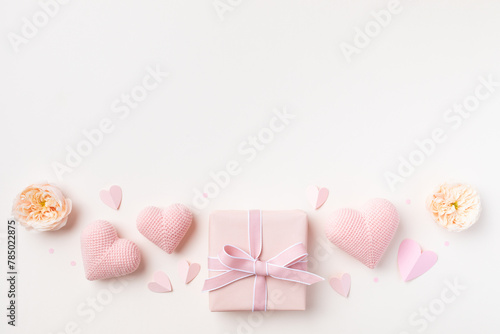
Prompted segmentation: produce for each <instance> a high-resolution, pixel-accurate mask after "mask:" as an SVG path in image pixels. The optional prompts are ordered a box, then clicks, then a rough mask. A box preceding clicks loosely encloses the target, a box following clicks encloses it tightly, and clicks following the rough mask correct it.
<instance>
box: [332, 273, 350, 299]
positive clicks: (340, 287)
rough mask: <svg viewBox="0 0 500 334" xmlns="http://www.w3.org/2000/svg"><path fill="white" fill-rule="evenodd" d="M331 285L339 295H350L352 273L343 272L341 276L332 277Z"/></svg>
mask: <svg viewBox="0 0 500 334" xmlns="http://www.w3.org/2000/svg"><path fill="white" fill-rule="evenodd" d="M330 286H331V287H332V288H333V290H335V291H336V292H337V293H338V294H339V295H341V296H344V297H346V298H347V296H348V295H349V291H350V290H351V275H349V274H347V273H346V274H343V275H342V276H341V277H340V278H339V277H332V278H330Z"/></svg>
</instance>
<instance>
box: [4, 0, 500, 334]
mask: <svg viewBox="0 0 500 334" xmlns="http://www.w3.org/2000/svg"><path fill="white" fill-rule="evenodd" d="M221 1H224V2H223V3H225V4H228V3H229V5H227V6H231V7H230V9H227V11H225V12H224V13H223V14H222V15H223V18H224V19H223V20H222V19H221V18H220V17H219V16H218V14H217V11H216V10H215V8H214V4H213V3H212V0H210V1H159V0H158V1H152V0H148V1H130V0H126V1H123V0H122V1H95V0H93V1H77V0H72V1H69V3H67V4H61V5H59V9H58V10H57V12H56V13H55V14H54V16H53V17H50V18H49V20H48V22H46V23H47V24H46V25H45V26H43V27H40V28H39V29H38V32H37V33H35V34H34V36H31V38H30V39H26V41H25V42H26V43H22V44H20V45H18V46H19V48H18V49H19V50H18V52H16V51H15V48H14V47H13V45H12V44H11V43H10V42H9V36H11V37H12V36H13V35H12V34H11V33H15V34H18V35H20V34H21V29H22V27H23V25H24V24H25V23H23V22H25V21H23V18H24V17H26V18H28V20H31V17H32V16H33V15H36V13H38V12H40V10H41V9H40V8H41V7H40V4H39V3H38V2H37V1H34V0H32V1H27V0H22V1H21V0H18V1H2V2H1V4H0V22H1V25H0V30H1V35H2V36H3V37H2V39H1V40H0V60H1V61H0V73H1V75H0V91H1V98H0V110H1V115H2V117H1V122H2V123H1V124H2V129H1V132H0V133H1V134H0V139H1V143H2V144H1V145H0V150H1V151H0V152H1V156H2V164H1V166H0V181H1V182H0V184H1V192H0V212H1V213H2V218H1V219H2V220H3V221H4V222H6V221H7V219H8V218H9V217H10V210H11V205H12V200H13V198H14V197H15V195H16V194H17V193H18V192H20V191H21V190H22V189H23V188H24V187H25V186H27V185H29V184H31V183H36V182H44V181H49V182H52V183H54V184H56V185H58V186H59V187H60V188H61V189H62V190H63V191H64V193H65V194H66V195H67V196H68V197H69V198H71V199H72V200H73V203H74V210H73V213H72V215H71V219H70V221H69V223H68V226H67V227H65V228H64V229H63V230H60V231H58V232H54V233H42V234H34V233H28V232H26V231H24V230H23V229H22V228H19V230H18V258H17V266H18V271H19V277H18V287H17V290H18V298H17V303H18V309H17V317H18V318H17V325H18V326H17V327H16V328H12V327H11V326H7V325H6V322H7V318H6V317H5V315H4V313H5V312H6V311H5V307H4V305H6V303H7V298H6V292H7V285H6V280H5V279H2V280H1V284H0V292H1V296H2V298H0V300H1V301H2V307H1V308H2V310H4V311H2V317H1V319H2V321H1V325H0V326H1V328H2V331H1V332H2V333H30V334H31V333H43V334H46V333H47V334H48V333H53V334H56V333H58V334H59V333H93V334H94V333H95V334H98V333H160V332H162V333H166V332H168V333H276V332H278V331H279V332H283V333H284V332H286V333H304V332H310V333H313V332H314V333H384V334H385V333H396V334H401V333H422V332H425V333H464V334H465V333H496V331H497V328H498V312H499V311H500V307H499V304H498V300H499V297H500V288H499V281H498V275H499V274H500V271H499V268H500V267H499V266H498V259H497V258H498V254H499V251H500V243H499V242H498V239H497V238H498V235H499V234H498V233H499V232H500V224H499V222H498V217H499V214H500V209H499V205H497V204H496V202H497V200H498V194H497V193H496V191H497V190H498V189H497V188H498V185H499V180H500V178H499V170H500V169H499V167H500V166H499V159H498V143H499V140H500V131H499V130H498V126H499V124H500V113H499V112H498V111H499V107H500V87H496V90H495V89H493V92H492V93H491V94H489V96H488V98H485V99H484V101H480V104H479V107H478V108H477V109H476V110H475V111H473V112H471V113H470V115H469V116H468V118H464V119H461V121H460V122H461V124H460V126H455V127H454V125H457V124H458V122H459V121H458V120H457V119H456V118H455V119H454V120H451V119H449V118H448V119H447V118H445V117H446V115H448V117H451V116H456V115H458V114H447V110H448V109H449V108H452V107H453V105H454V104H456V103H462V102H463V101H464V100H466V99H467V98H470V97H471V96H473V95H474V93H475V89H476V87H477V86H478V85H481V79H480V78H481V77H482V78H488V77H489V76H491V78H492V79H493V80H496V81H500V61H499V60H500V40H499V39H498V31H500V20H498V17H499V15H500V4H498V3H496V2H494V1H460V2H454V1H437V2H433V3H430V2H420V1H409V0H402V1H401V3H400V4H399V7H397V11H398V14H393V15H392V18H391V21H390V23H389V24H387V26H386V27H383V28H382V29H381V31H380V33H379V34H378V35H377V36H375V37H373V38H371V41H370V43H369V45H367V46H366V47H364V48H361V49H359V53H357V54H353V55H352V57H351V61H350V62H348V61H347V59H346V57H345V56H344V55H343V53H342V51H341V45H344V46H345V44H342V43H349V44H353V40H354V36H355V33H356V28H360V29H364V27H365V25H367V24H368V25H370V24H373V20H374V17H373V16H372V14H371V12H372V11H380V10H385V9H387V8H388V2H387V1H371V3H370V4H361V3H358V4H354V3H351V2H349V1H309V2H305V1H284V0H280V1H272V2H270V1H240V2H238V1H236V0H234V1H232V2H230V1H229V0H221ZM219 6H223V5H221V4H220V3H219ZM221 8H222V7H221ZM52 10H54V8H52ZM39 19H41V20H43V17H41V18H39ZM42 23H44V22H42ZM9 34H10V35H9ZM147 68H153V69H154V68H159V69H160V70H161V71H164V72H168V73H169V75H168V77H167V78H160V80H161V83H160V84H159V85H157V87H156V88H154V89H152V91H150V92H149V93H148V96H147V97H146V98H145V99H144V101H141V102H139V103H138V105H137V107H135V108H134V109H130V112H129V113H128V114H126V111H125V109H126V108H125V109H121V110H122V111H119V112H118V113H115V112H113V110H112V105H113V103H119V102H115V101H116V100H117V99H118V100H119V99H120V97H121V95H122V94H130V93H131V91H132V90H134V89H136V90H137V92H139V90H140V88H137V87H138V85H141V83H142V80H143V78H144V76H145V75H146V74H147V73H148V71H147ZM150 83H151V82H150ZM137 92H136V93H137ZM139 93H140V92H139ZM137 94H138V93H137ZM471 101H472V100H471ZM121 106H122V107H123V104H121ZM115 107H117V105H115ZM275 109H277V110H283V109H286V110H287V111H288V112H289V113H291V114H293V115H294V118H293V119H291V120H289V122H288V124H287V125H286V126H284V129H283V130H282V131H281V132H277V133H274V138H273V140H272V141H271V142H270V143H268V144H267V145H264V146H265V147H264V149H262V150H261V151H258V152H257V151H256V152H257V153H256V155H255V159H253V160H251V159H249V158H250V156H251V153H249V152H247V153H246V154H241V153H242V152H239V151H238V147H239V146H240V145H243V146H244V147H246V146H245V145H248V142H247V141H248V140H249V139H248V137H249V136H254V135H258V134H259V133H260V132H261V131H262V129H264V128H265V127H268V126H269V123H270V121H271V120H272V118H273V116H274V114H273V110H275ZM120 116H122V117H121V118H120ZM103 119H110V120H111V122H113V126H114V127H113V131H112V132H111V133H108V134H106V135H104V138H103V140H102V142H101V143H99V144H98V145H96V146H93V147H92V152H91V153H90V154H88V155H87V156H86V157H83V159H82V161H81V162H80V164H79V165H78V166H76V167H75V168H73V170H72V171H71V172H67V173H65V174H64V175H63V177H62V180H61V179H59V178H58V177H57V176H56V174H55V172H54V170H53V167H52V165H53V164H54V163H56V162H57V163H65V159H66V154H67V147H69V148H70V149H75V148H76V147H77V145H79V144H81V142H82V141H83V140H85V137H84V135H83V134H82V131H84V130H86V129H87V130H90V129H95V128H97V127H98V126H99V124H100V122H102V120H103ZM455 122H457V123H455ZM436 128H440V129H443V131H444V132H445V136H446V140H445V141H444V142H442V143H439V144H437V145H436V147H435V149H434V151H433V152H432V154H430V155H429V156H426V157H425V159H424V161H423V163H422V164H421V165H420V166H417V167H416V168H415V170H414V172H413V174H412V175H410V176H408V177H406V178H405V182H404V183H398V184H397V185H396V186H395V189H394V190H391V188H390V187H389V185H388V183H387V182H386V180H385V176H384V175H385V173H386V172H397V168H398V163H399V160H398V159H399V157H400V156H401V157H403V158H405V159H408V157H409V156H410V155H411V154H412V152H414V151H415V150H416V149H417V146H416V144H415V141H418V140H423V139H425V138H429V137H430V136H431V135H432V132H433V131H434V129H436ZM264 131H266V130H264ZM267 134H269V133H267ZM264 136H265V135H264ZM417 155H418V154H417ZM232 160H236V161H238V163H239V164H240V168H241V170H240V173H239V174H238V175H234V176H232V177H231V180H230V182H229V184H228V185H227V186H226V187H225V188H223V189H221V190H220V193H219V194H218V195H217V196H215V197H214V198H211V199H210V202H209V204H208V205H207V206H206V207H203V208H197V207H195V206H194V204H193V195H194V189H200V191H203V190H202V189H203V187H204V186H205V185H206V184H207V183H209V182H210V181H211V177H210V173H211V172H215V171H220V170H223V169H224V168H226V164H227V163H228V162H229V161H232ZM247 160H251V161H247ZM443 181H459V182H465V183H469V184H472V185H474V186H475V187H476V188H477V189H478V191H479V193H480V195H481V197H482V201H483V206H484V208H483V212H482V217H481V220H480V222H479V223H477V225H475V226H474V227H472V228H471V229H470V230H468V231H465V232H463V233H451V232H448V231H446V230H443V229H441V228H439V227H438V226H437V225H435V224H434V223H433V221H432V219H431V217H430V216H429V214H428V213H427V212H426V210H425V205H424V203H425V199H426V197H427V196H428V195H429V194H430V193H431V192H432V190H433V188H434V187H435V186H436V185H438V184H439V183H440V182H443ZM113 184H117V185H120V186H121V187H122V188H123V193H124V195H123V202H122V207H121V208H120V210H119V211H113V210H112V209H110V208H108V207H106V206H105V205H104V204H102V203H101V202H100V200H99V196H98V193H99V191H100V190H101V189H104V188H107V187H109V186H111V185H113ZM310 184H317V185H321V186H324V187H327V188H329V190H330V197H329V199H328V201H327V202H326V204H325V205H324V206H323V207H322V208H321V209H319V210H317V211H314V210H312V208H311V207H310V205H309V203H308V202H307V200H306V197H305V188H306V187H307V186H308V185H310ZM372 197H385V198H387V199H389V200H391V201H392V202H393V203H394V204H395V205H396V207H397V208H398V210H399V212H400V216H401V224H400V227H399V229H398V231H397V234H396V236H395V238H394V240H393V242H392V243H391V245H390V247H389V248H388V250H387V253H386V254H385V256H384V258H383V259H382V261H381V263H380V265H379V266H378V267H377V268H376V269H374V270H370V269H368V268H366V267H364V266H363V265H362V264H361V263H359V262H357V261H356V260H354V259H353V258H351V257H349V256H348V255H346V254H345V253H343V252H342V251H341V250H339V249H337V248H336V247H334V246H333V245H330V244H328V242H327V241H326V237H325V236H324V233H323V229H324V225H325V224H326V220H327V217H328V215H329V214H330V213H331V212H332V211H333V210H335V209H337V208H340V207H346V206H348V207H353V208H359V207H360V206H361V205H362V204H363V203H364V202H365V201H366V200H368V199H369V198H372ZM407 200H410V201H411V202H410V204H407ZM174 202H182V203H185V204H187V205H189V206H190V207H191V208H192V209H193V212H194V215H195V225H194V227H193V228H192V229H191V231H190V232H189V235H188V237H187V238H186V239H185V241H184V242H183V244H182V246H181V247H180V248H179V250H178V251H177V252H176V253H174V254H172V255H168V254H166V253H164V252H162V251H161V250H160V249H159V248H157V247H156V246H155V245H153V244H152V243H150V242H149V241H148V240H146V239H145V238H144V237H143V236H142V235H141V234H140V233H139V232H138V231H137V229H136V227H135V218H136V216H137V214H138V213H139V211H140V210H141V209H142V208H144V207H145V206H147V205H156V206H167V205H169V204H171V203H174ZM249 208H262V209H268V210H269V209H302V210H305V211H306V212H307V213H308V215H309V220H310V245H309V250H310V251H311V253H314V252H316V253H317V254H316V255H315V256H316V257H317V258H319V262H320V263H319V264H318V265H317V266H315V268H314V269H315V272H316V273H318V274H320V275H322V276H324V277H330V276H332V275H337V274H340V273H342V272H348V273H350V274H351V276H352V288H351V294H350V296H349V298H348V299H345V298H342V297H340V296H339V295H337V294H336V293H335V292H334V291H333V290H332V289H331V288H330V287H329V285H328V283H326V282H323V283H320V284H317V285H315V286H312V287H310V288H309V289H308V309H307V311H305V312H281V313H280V312H274V313H268V314H266V315H265V316H263V315H261V314H254V315H250V314H249V313H245V312H242V313H210V312H209V311H208V297H207V294H202V293H201V292H200V290H201V287H202V284H203V279H204V278H205V277H206V275H207V271H206V263H205V259H206V255H207V243H208V240H207V226H208V216H209V213H210V212H211V211H213V210H216V209H249ZM96 219H105V220H108V221H110V222H111V223H113V224H114V225H115V226H116V228H117V230H118V233H119V235H120V236H121V237H124V238H128V239H130V240H133V241H134V242H136V243H137V245H138V246H139V247H140V249H141V251H142V254H143V262H142V264H141V266H140V268H139V270H138V271H137V272H136V273H134V274H132V275H130V276H127V280H124V281H123V282H125V283H126V286H124V287H123V289H121V290H120V291H117V290H116V289H112V288H111V287H110V283H109V281H100V282H99V281H98V282H89V281H87V280H86V279H85V277H84V273H83V266H82V259H81V254H80V245H79V236H80V232H81V231H82V229H83V228H84V227H85V226H86V225H88V224H90V223H91V222H92V221H94V220H96ZM5 231H6V227H5V224H2V229H1V230H0V232H1V233H2V236H3V239H2V246H1V253H0V254H1V255H0V258H1V270H2V274H1V275H0V276H1V277H5V276H6V274H5V273H6V267H5V265H6V254H5V253H6V251H5V249H6V247H5ZM405 238H412V239H414V240H416V241H417V242H418V243H419V244H420V245H421V246H422V247H423V248H424V249H428V250H433V251H435V252H436V253H437V254H438V256H439V259H438V262H437V264H436V265H435V267H434V268H432V269H431V270H430V271H429V272H428V273H426V274H425V275H423V276H421V277H419V278H417V279H415V280H414V281H411V282H408V283H404V282H403V281H402V279H401V278H400V276H399V273H398V269H397V265H396V257H397V248H398V245H399V243H400V242H401V241H402V240H403V239H405ZM445 242H449V246H445ZM50 248H52V249H54V253H53V254H50V253H49V251H48V250H49V249H50ZM325 254H326V255H325ZM313 255H314V254H313ZM181 259H187V260H189V261H193V262H199V263H201V264H202V271H201V273H200V275H199V276H198V277H197V278H196V279H195V280H194V281H193V282H192V283H191V284H189V285H184V284H183V283H182V282H181V280H180V278H179V276H178V274H177V269H176V268H177V262H178V261H179V260H181ZM72 261H75V262H76V265H75V266H72V265H71V264H70V263H71V262H72ZM157 270H163V271H165V272H166V273H167V274H168V275H169V276H170V278H171V281H172V284H173V287H174V291H173V292H172V293H169V294H154V293H152V292H150V291H149V290H148V289H147V283H148V282H149V281H150V280H151V278H152V274H153V273H154V272H155V271H157ZM375 278H378V282H377V283H375V282H374V279H375ZM446 282H449V283H450V284H454V283H453V282H458V284H459V285H460V286H462V287H463V289H462V288H461V289H460V290H459V291H458V292H457V295H456V296H455V298H454V299H453V301H452V302H449V303H444V302H442V301H441V302H440V301H439V300H442V294H443V293H445V294H446V292H443V291H448V290H446V289H447V284H448V283H446ZM115 288H116V286H115ZM110 289H111V290H112V291H114V292H112V293H110V292H109V291H110ZM109 296H111V298H110V299H109ZM106 297H107V298H108V299H106ZM99 298H100V300H101V301H104V304H105V305H102V303H99ZM93 300H97V305H96V306H95V309H92V307H91V306H90V305H91V304H92V303H93V302H92V301H93ZM439 305H444V308H443V309H439ZM426 309H427V310H429V309H433V310H434V311H436V310H437V311H436V312H437V313H438V314H434V313H433V311H432V310H431V311H426ZM426 312H427V314H428V315H427V316H424V315H423V314H424V313H426ZM429 312H430V313H429Z"/></svg>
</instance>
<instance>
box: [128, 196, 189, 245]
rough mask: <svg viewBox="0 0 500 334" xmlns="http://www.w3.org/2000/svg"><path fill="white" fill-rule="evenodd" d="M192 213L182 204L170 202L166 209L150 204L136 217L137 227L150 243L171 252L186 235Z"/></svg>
mask: <svg viewBox="0 0 500 334" xmlns="http://www.w3.org/2000/svg"><path fill="white" fill-rule="evenodd" d="M192 221H193V215H192V213H191V211H189V209H188V208H187V207H186V206H185V205H182V204H172V205H171V206H169V207H168V208H166V209H160V208H157V207H154V206H150V207H147V208H145V209H144V210H142V211H141V213H140V214H139V216H138V217H137V229H138V230H139V232H141V233H142V235H144V236H145V237H146V238H148V239H149V240H150V241H151V242H152V243H154V244H155V245H157V246H158V247H160V248H161V249H163V250H164V251H165V252H167V253H168V254H171V253H172V252H173V251H174V250H175V249H176V248H177V246H178V245H179V243H180V242H181V240H182V238H184V236H185V235H186V232H187V231H188V229H189V227H190V226H191V222H192Z"/></svg>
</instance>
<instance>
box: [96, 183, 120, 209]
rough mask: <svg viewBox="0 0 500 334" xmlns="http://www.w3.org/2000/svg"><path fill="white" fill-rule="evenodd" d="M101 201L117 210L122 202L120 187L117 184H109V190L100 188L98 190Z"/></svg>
mask: <svg viewBox="0 0 500 334" xmlns="http://www.w3.org/2000/svg"><path fill="white" fill-rule="evenodd" d="M99 197H100V198H101V201H102V202H103V203H104V204H106V205H107V206H109V207H110V208H112V209H115V210H118V208H119V207H120V203H121V202H122V188H120V187H119V186H111V188H109V190H101V191H100V192H99Z"/></svg>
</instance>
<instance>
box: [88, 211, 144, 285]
mask: <svg viewBox="0 0 500 334" xmlns="http://www.w3.org/2000/svg"><path fill="white" fill-rule="evenodd" d="M80 241H81V248H82V257H83V266H84V269H85V276H86V277H87V279H88V280H89V281H94V280H98V279H106V278H112V277H119V276H124V275H127V274H130V273H132V272H134V271H135V270H136V269H137V268H138V267H139V264H140V263H141V252H140V251H139V248H138V247H137V245H136V244H134V243H133V242H132V241H130V240H126V239H120V238H118V234H117V233H116V230H115V228H114V226H113V225H111V224H110V223H108V222H107V221H104V220H98V221H96V222H94V223H92V224H90V225H89V226H87V227H86V228H85V229H84V230H83V232H82V234H81V238H80Z"/></svg>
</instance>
